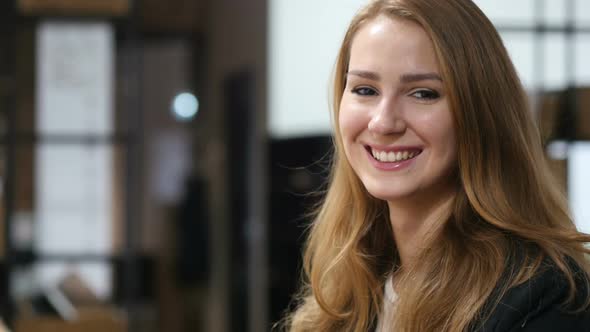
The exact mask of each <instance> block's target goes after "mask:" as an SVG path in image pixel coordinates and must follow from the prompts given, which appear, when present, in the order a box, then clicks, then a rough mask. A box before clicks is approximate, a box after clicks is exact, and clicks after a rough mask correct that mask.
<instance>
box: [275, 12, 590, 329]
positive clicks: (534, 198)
mask: <svg viewBox="0 0 590 332" xmlns="http://www.w3.org/2000/svg"><path fill="white" fill-rule="evenodd" d="M378 15H387V16H389V17H391V18H397V19H407V20H412V21H414V22H416V23H418V24H419V25H421V26H422V28H423V29H424V30H425V31H426V33H427V34H428V35H429V37H430V39H431V40H432V42H433V45H434V49H435V53H436V57H437V59H438V62H439V69H440V71H441V75H442V77H443V82H444V84H445V91H447V92H448V95H449V105H450V108H451V109H452V111H453V116H454V121H455V128H456V131H457V132H456V135H457V141H458V164H457V169H458V179H457V192H458V194H457V196H456V198H455V201H454V203H453V204H454V206H453V209H452V213H451V216H450V217H449V218H448V219H447V220H445V221H444V225H443V226H442V227H441V230H440V232H438V233H437V234H436V235H435V236H434V238H432V239H429V242H428V243H427V245H426V247H425V248H426V249H423V250H422V251H421V252H420V253H419V257H418V258H417V259H416V261H418V262H420V264H416V266H413V267H412V269H411V271H410V272H409V273H407V274H405V275H407V277H402V278H401V280H399V282H397V280H396V283H397V285H398V289H399V291H398V293H399V300H398V302H397V304H396V315H395V317H396V318H395V322H394V323H395V329H396V331H403V332H410V331H412V332H413V331H465V330H467V329H468V328H470V327H472V326H471V324H473V322H474V321H478V320H484V319H485V318H486V317H484V316H483V315H484V311H483V307H484V305H486V302H487V301H488V300H489V299H490V298H491V297H492V294H496V295H498V298H499V296H501V295H502V294H504V293H505V292H506V291H507V289H509V288H510V287H513V286H515V285H518V284H521V283H523V282H525V281H526V280H528V279H530V278H531V277H532V276H533V275H534V274H535V273H539V272H540V269H542V268H543V267H544V264H543V262H544V261H547V260H550V261H551V262H552V264H554V266H555V267H556V268H558V269H559V270H561V271H562V272H563V274H564V275H565V277H566V279H567V280H568V283H569V286H570V297H569V298H568V299H567V300H568V301H570V302H572V301H573V300H574V296H575V292H576V287H577V286H579V282H576V280H575V279H574V271H572V264H571V262H572V261H573V262H574V263H575V264H574V265H576V266H577V267H578V268H579V269H581V270H582V271H583V272H584V273H585V275H586V276H587V275H588V273H589V272H590V267H589V264H588V262H587V261H586V259H585V253H587V252H588V250H586V249H585V248H584V244H585V243H586V242H590V237H589V236H587V235H585V234H582V233H579V232H577V230H576V228H575V226H574V224H573V221H572V218H571V217H570V215H569V212H568V208H567V202H566V200H565V198H564V195H563V194H562V192H561V191H560V189H559V186H558V185H557V183H556V181H555V180H554V178H553V176H552V174H551V172H550V170H549V168H548V166H547V163H546V161H545V157H544V153H543V150H542V144H541V141H540V135H539V133H538V131H537V128H536V126H535V123H534V121H533V119H532V115H531V113H530V111H529V106H528V104H527V97H526V94H525V93H524V90H523V87H522V85H521V83H520V81H519V79H518V76H517V74H516V71H515V69H514V67H513V65H512V63H511V61H510V59H509V56H508V53H507V51H506V49H505V47H504V46H503V44H502V42H501V39H500V36H499V35H498V33H497V31H496V30H495V29H494V27H493V25H492V24H491V22H490V21H489V20H488V19H487V18H486V17H485V16H484V14H483V13H482V12H481V11H480V10H479V8H477V6H476V5H475V4H473V3H472V2H471V1H470V0H445V1H432V0H377V1H372V2H370V3H369V4H368V5H367V6H366V7H365V8H363V9H362V10H361V11H360V12H359V13H357V15H356V16H355V17H354V19H353V20H352V22H351V24H350V26H349V28H348V31H347V33H346V35H345V38H344V41H343V43H342V46H341V48H340V52H339V55H338V60H337V63H336V69H335V77H334V102H333V116H334V119H335V120H334V121H333V123H334V126H335V135H334V136H335V137H334V143H335V153H334V159H333V165H332V173H331V178H330V183H329V186H328V190H327V193H326V195H325V198H324V201H323V204H322V205H321V207H320V208H319V210H318V212H317V215H316V217H315V220H314V222H313V224H312V225H311V227H310V231H309V236H308V240H307V242H306V246H305V255H304V277H303V281H302V286H301V291H300V294H299V296H298V297H297V300H298V302H297V308H296V309H295V310H294V311H293V312H292V313H290V314H289V315H288V316H287V318H286V320H285V321H286V325H287V328H288V329H289V330H291V331H366V330H368V329H370V328H371V327H372V326H374V325H373V324H374V323H375V320H376V319H377V317H378V316H379V312H380V307H381V302H382V297H383V295H382V293H383V284H384V281H385V276H386V275H387V274H388V273H389V272H391V271H392V270H395V269H396V268H397V267H398V266H399V257H398V255H397V252H396V247H395V243H394V242H393V236H392V230H391V225H390V221H389V216H388V211H387V205H386V203H385V202H383V201H380V200H378V199H376V198H374V197H372V196H371V195H369V194H368V192H367V191H366V190H365V189H364V187H363V185H362V183H361V182H360V180H359V178H358V177H357V176H356V174H355V173H354V171H353V170H352V168H351V166H350V164H349V163H348V161H347V159H346V156H345V155H344V153H343V152H344V150H343V144H342V139H341V137H340V129H339V127H338V121H337V119H338V111H339V108H340V101H341V97H342V92H343V91H344V87H345V84H346V72H347V69H348V68H347V67H348V62H349V56H350V48H351V43H352V40H353V38H354V36H355V34H356V32H357V31H358V30H359V29H360V28H361V27H362V26H363V25H364V24H366V23H367V22H368V21H370V20H371V19H373V18H375V17H377V16H378ZM500 279H501V280H502V282H499V281H500ZM584 280H587V278H584ZM586 283H587V281H586ZM465 285H468V287H466V286H465ZM586 286H587V285H586ZM589 301H590V300H588V299H585V301H583V307H584V308H585V307H587V306H588V305H589ZM579 309H581V308H579Z"/></svg>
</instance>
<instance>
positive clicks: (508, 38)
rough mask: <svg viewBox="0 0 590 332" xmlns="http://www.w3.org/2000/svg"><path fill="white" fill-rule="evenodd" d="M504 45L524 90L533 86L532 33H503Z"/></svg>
mask: <svg viewBox="0 0 590 332" xmlns="http://www.w3.org/2000/svg"><path fill="white" fill-rule="evenodd" d="M502 39H503V40H504V45H505V46H506V48H507V49H508V53H509V54H510V58H511V59H512V62H513V63H514V66H515V67H516V70H517V71H518V75H519V76H520V80H521V81H522V83H523V84H524V86H525V87H526V88H532V87H533V84H534V81H533V80H534V78H535V76H534V65H533V56H534V45H533V34H532V33H504V34H503V35H502Z"/></svg>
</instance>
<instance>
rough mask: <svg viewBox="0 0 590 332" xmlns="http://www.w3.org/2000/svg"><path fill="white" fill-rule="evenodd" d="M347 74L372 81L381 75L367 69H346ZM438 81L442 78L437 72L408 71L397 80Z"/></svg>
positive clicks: (406, 81)
mask: <svg viewBox="0 0 590 332" xmlns="http://www.w3.org/2000/svg"><path fill="white" fill-rule="evenodd" d="M347 75H354V76H358V77H362V78H366V79H369V80H373V81H379V80H380V79H381V77H380V76H379V74H377V73H375V72H372V71H367V70H350V71H348V73H347ZM428 80H434V81H440V82H442V78H441V77H440V75H439V74H437V73H408V74H403V75H402V76H400V78H399V81H400V82H401V83H412V82H419V81H428Z"/></svg>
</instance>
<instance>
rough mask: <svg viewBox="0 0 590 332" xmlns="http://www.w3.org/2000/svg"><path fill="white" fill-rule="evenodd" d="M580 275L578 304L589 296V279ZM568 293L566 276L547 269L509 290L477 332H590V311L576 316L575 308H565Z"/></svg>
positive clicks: (555, 270)
mask: <svg viewBox="0 0 590 332" xmlns="http://www.w3.org/2000/svg"><path fill="white" fill-rule="evenodd" d="M581 275H582V274H581V273H580V274H579V276H580V277H579V278H578V280H576V286H577V288H578V289H577V292H576V300H577V301H575V302H578V301H581V300H583V299H585V298H586V297H587V296H588V289H587V285H586V278H587V276H585V275H584V276H583V277H581ZM568 292H569V284H568V282H567V279H566V278H565V276H564V275H563V273H562V272H561V271H560V270H559V269H557V268H556V267H548V268H546V269H544V270H542V271H540V272H539V273H538V274H537V275H535V276H534V277H533V278H531V279H530V280H528V281H526V282H525V283H523V284H521V285H518V286H516V287H514V288H511V289H509V290H508V291H507V292H506V294H505V295H504V296H503V297H502V298H501V299H500V301H499V303H498V305H497V306H496V307H495V308H494V310H493V311H492V313H491V315H490V316H489V318H488V319H487V320H486V322H485V323H484V324H483V326H482V328H481V329H478V331H481V332H492V331H494V332H504V331H506V332H509V331H510V332H512V331H521V332H525V331H535V332H543V331H564V332H569V331H572V332H573V331H576V332H585V331H586V332H590V311H588V310H586V311H582V312H578V313H574V312H572V311H573V310H572V309H573V308H568V307H566V306H564V305H563V302H564V301H565V300H566V299H567V296H568Z"/></svg>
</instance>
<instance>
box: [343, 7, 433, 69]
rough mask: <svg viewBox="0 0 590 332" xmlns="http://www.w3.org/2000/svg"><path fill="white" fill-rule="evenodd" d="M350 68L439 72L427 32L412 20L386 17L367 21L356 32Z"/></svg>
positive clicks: (382, 16) (351, 51)
mask: <svg viewBox="0 0 590 332" xmlns="http://www.w3.org/2000/svg"><path fill="white" fill-rule="evenodd" d="M349 66H350V67H353V66H361V67H371V68H357V69H367V70H368V69H372V70H379V69H382V70H385V69H398V70H402V69H403V70H406V71H412V70H429V71H435V72H438V62H437V59H436V55H435V52H434V47H433V44H432V41H431V40H430V37H429V36H428V34H427V33H426V31H424V29H423V28H422V27H421V26H420V25H419V24H417V23H415V22H413V21H410V20H407V19H403V18H397V17H388V16H385V15H379V16H377V17H375V18H373V19H371V20H369V21H367V22H366V23H364V24H363V25H362V26H361V28H360V29H359V30H358V31H357V32H356V34H355V35H354V37H353V39H352V43H351V47H350V59H349Z"/></svg>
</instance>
